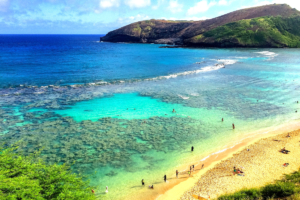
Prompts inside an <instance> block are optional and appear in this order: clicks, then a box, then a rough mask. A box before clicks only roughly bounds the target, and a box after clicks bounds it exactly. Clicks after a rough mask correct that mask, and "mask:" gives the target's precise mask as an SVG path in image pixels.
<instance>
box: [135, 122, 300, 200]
mask: <svg viewBox="0 0 300 200" xmlns="http://www.w3.org/2000/svg"><path fill="white" fill-rule="evenodd" d="M293 130H295V131H293ZM262 133H264V134H262ZM288 133H289V134H290V136H291V137H286V136H287V135H288ZM231 145H232V144H231ZM228 147H230V148H227V149H226V150H224V151H220V152H216V153H212V154H210V155H209V157H207V158H205V159H203V160H202V161H197V162H194V163H191V164H194V165H195V171H194V172H192V175H191V177H189V175H188V173H187V171H188V170H189V166H190V164H189V165H187V166H185V167H184V168H181V169H180V170H179V171H180V172H181V173H180V174H179V178H178V179H177V178H176V177H175V173H174V176H173V177H170V178H168V181H167V183H159V184H158V185H155V189H154V190H150V189H146V188H145V190H144V192H143V193H142V196H141V195H137V196H135V195H133V196H131V199H155V200H174V199H181V200H183V199H195V198H194V197H193V195H197V196H201V197H204V198H206V199H209V197H210V198H211V199H213V198H216V197H218V196H220V195H222V194H226V193H232V192H235V191H238V190H240V189H243V188H253V187H261V186H264V185H266V184H268V183H272V182H274V181H275V180H278V179H281V177H282V175H283V174H286V173H292V172H293V171H296V170H298V169H299V167H300V151H299V150H300V130H299V122H292V123H290V124H288V125H287V124H285V125H282V126H281V127H277V128H276V129H274V130H269V131H267V132H264V131H263V132H261V133H260V134H256V135H252V136H251V137H247V138H244V139H242V140H240V142H239V143H238V144H236V145H234V146H230V145H228ZM283 147H286V149H287V150H289V151H291V152H290V153H289V154H282V153H280V152H279V150H280V149H282V148H283ZM248 149H249V151H248ZM284 163H289V164H290V165H289V166H288V167H283V166H282V165H283V164H284ZM202 164H204V168H202ZM233 167H236V168H240V169H242V171H244V172H245V176H237V175H235V176H233Z"/></svg>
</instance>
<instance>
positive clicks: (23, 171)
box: [0, 148, 95, 200]
mask: <svg viewBox="0 0 300 200" xmlns="http://www.w3.org/2000/svg"><path fill="white" fill-rule="evenodd" d="M16 149H17V148H8V149H3V148H0V199H36V200H42V199H58V200H60V199H72V200H77V199H78V200H79V199H80V200H81V199H85V200H93V199H95V196H94V195H93V194H92V193H91V188H90V187H89V186H88V182H86V181H83V180H82V177H80V176H77V175H76V174H73V173H71V171H70V170H69V168H68V167H67V166H66V165H57V164H54V165H46V164H45V163H44V162H43V161H42V160H41V159H38V158H37V155H38V154H32V155H30V156H22V155H17V154H16V153H15V150H16Z"/></svg>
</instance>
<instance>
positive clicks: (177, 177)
mask: <svg viewBox="0 0 300 200" xmlns="http://www.w3.org/2000/svg"><path fill="white" fill-rule="evenodd" d="M178 173H179V172H178V170H176V177H177V178H178Z"/></svg>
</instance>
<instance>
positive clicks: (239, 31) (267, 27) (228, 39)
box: [189, 16, 300, 48]
mask: <svg viewBox="0 0 300 200" xmlns="http://www.w3.org/2000/svg"><path fill="white" fill-rule="evenodd" d="M189 42H190V43H191V44H199V45H207V46H210V45H216V44H217V46H225V47H226V46H245V47H292V48H295V47H300V16H293V17H289V18H283V17H280V16H277V17H258V18H254V19H246V20H241V21H238V22H233V23H229V24H226V25H224V26H220V27H218V28H215V29H213V30H211V31H208V32H205V33H204V34H202V35H198V36H195V37H193V38H192V39H190V40H189Z"/></svg>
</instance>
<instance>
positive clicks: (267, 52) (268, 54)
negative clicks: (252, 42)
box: [256, 51, 278, 57]
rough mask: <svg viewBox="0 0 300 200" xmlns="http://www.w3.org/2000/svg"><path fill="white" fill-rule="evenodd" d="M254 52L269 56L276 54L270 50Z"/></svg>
mask: <svg viewBox="0 0 300 200" xmlns="http://www.w3.org/2000/svg"><path fill="white" fill-rule="evenodd" d="M256 53H259V54H262V55H265V56H271V57H274V56H277V55H278V54H276V53H274V52H271V51H261V52H256Z"/></svg>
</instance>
